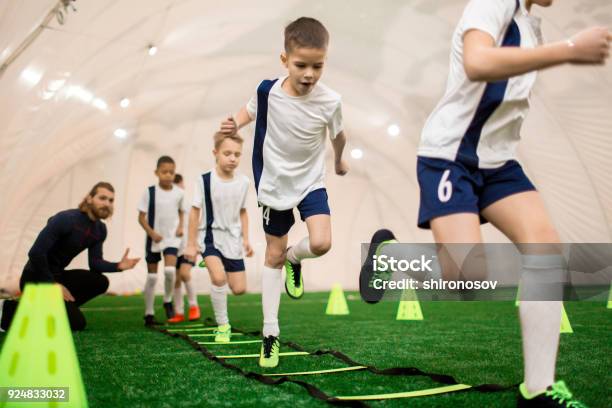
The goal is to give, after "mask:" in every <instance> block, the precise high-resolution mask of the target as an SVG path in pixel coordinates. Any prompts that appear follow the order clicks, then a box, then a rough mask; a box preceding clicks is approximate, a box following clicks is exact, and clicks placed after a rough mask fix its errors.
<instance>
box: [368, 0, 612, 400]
mask: <svg viewBox="0 0 612 408" xmlns="http://www.w3.org/2000/svg"><path fill="white" fill-rule="evenodd" d="M534 4H536V5H539V6H543V7H548V6H550V5H551V4H552V0H495V1H493V0H472V1H470V2H469V3H468V5H467V7H466V9H465V11H464V14H463V17H462V18H461V20H460V22H459V24H458V26H457V28H456V29H455V32H454V34H453V39H452V52H451V61H450V74H449V77H448V84H447V90H446V93H445V94H444V96H443V97H442V100H441V101H440V103H438V105H437V106H436V108H435V109H434V111H433V113H432V114H431V115H430V116H429V119H428V120H427V123H426V124H425V127H424V129H423V133H422V135H421V144H420V147H419V150H418V155H419V157H418V161H417V172H418V180H419V186H420V189H421V198H420V200H421V202H420V209H419V216H418V225H419V227H421V228H431V230H432V232H433V235H434V239H435V241H436V243H438V244H440V243H444V244H446V243H448V244H453V243H473V244H478V243H480V242H482V236H481V232H480V224H481V223H482V222H491V223H492V224H493V225H494V226H495V227H497V228H498V229H499V230H500V231H501V232H503V233H504V234H505V235H506V236H507V237H508V238H509V239H510V240H511V241H512V242H514V243H515V244H517V246H518V247H519V249H520V251H521V253H522V271H521V282H522V288H523V289H527V290H523V289H522V290H521V297H522V299H525V300H528V301H521V302H520V310H519V314H520V320H521V331H522V335H523V357H524V370H525V379H524V382H523V383H522V384H521V386H520V393H519V396H518V406H519V407H536V406H537V407H570V406H571V407H578V406H583V405H582V404H581V403H579V402H578V401H576V400H574V399H573V397H572V394H571V393H570V392H569V390H568V389H567V387H566V386H565V384H564V383H563V381H557V382H555V379H554V374H555V362H556V355H557V348H558V344H559V327H560V323H561V307H562V304H561V302H559V301H543V300H540V299H546V298H547V296H548V297H550V295H551V292H550V290H548V291H545V292H544V293H538V291H537V288H538V283H540V282H541V281H542V279H547V278H549V279H550V278H552V279H553V280H554V281H555V282H560V281H562V278H563V276H564V274H565V273H566V264H565V259H564V258H563V256H562V255H561V254H560V252H559V249H558V245H556V244H558V243H559V242H560V239H559V235H558V234H557V231H556V230H555V227H554V226H553V224H552V222H551V220H550V218H549V216H548V212H547V211H546V208H545V206H544V203H543V201H542V198H541V197H540V194H539V193H538V192H537V191H536V189H535V187H534V186H533V184H532V183H531V181H529V179H528V178H527V176H526V175H525V173H524V172H523V169H522V168H521V166H520V164H519V163H518V162H517V161H516V160H515V149H516V145H517V143H518V141H519V138H520V127H521V124H522V121H523V119H524V117H525V115H526V114H527V112H528V110H529V101H528V97H529V94H530V91H531V88H532V87H533V84H534V82H535V79H536V74H537V71H538V70H541V69H545V68H548V67H552V66H556V65H561V64H565V63H572V64H583V65H584V64H603V63H604V62H605V60H606V59H607V58H608V56H609V42H610V40H611V39H612V37H611V35H610V33H609V32H608V30H607V29H606V28H603V27H594V28H590V29H587V30H584V31H582V32H580V33H578V34H576V35H574V36H573V37H571V38H569V39H568V40H566V41H560V42H557V43H552V44H546V45H544V44H543V42H542V33H541V31H540V20H539V19H538V18H536V17H533V16H532V15H531V14H530V10H531V7H532V5H534ZM394 239H395V237H394V236H393V233H392V232H391V231H389V230H379V231H377V232H376V233H375V234H374V236H373V237H372V244H373V245H371V248H370V252H372V251H377V250H378V249H379V247H380V245H379V244H381V243H384V242H385V241H389V240H394ZM518 244H540V245H518ZM542 244H552V245H542ZM380 249H382V247H380ZM382 251H383V252H384V249H382ZM443 258H444V259H443ZM440 261H441V263H442V264H443V271H444V272H443V273H444V276H445V277H446V278H447V279H448V278H449V276H452V275H455V276H456V274H454V271H450V270H449V269H452V268H449V265H450V263H446V262H447V261H448V259H447V257H446V256H445V257H442V256H440ZM361 275H362V276H361V280H360V282H362V289H364V290H368V289H367V288H366V287H365V282H367V281H368V278H369V277H372V276H373V275H375V272H374V271H372V268H371V263H370V262H369V260H368V262H366V264H364V266H363V267H362V273H361ZM534 288H535V289H536V290H534ZM553 289H554V290H555V291H556V292H555V293H554V294H553V295H554V296H553V297H554V298H555V299H560V296H561V292H562V287H561V286H559V285H556V287H555V288H553ZM527 291H531V293H530V295H526V294H524V293H523V292H527Z"/></svg>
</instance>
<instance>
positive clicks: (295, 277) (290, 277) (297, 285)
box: [285, 260, 304, 299]
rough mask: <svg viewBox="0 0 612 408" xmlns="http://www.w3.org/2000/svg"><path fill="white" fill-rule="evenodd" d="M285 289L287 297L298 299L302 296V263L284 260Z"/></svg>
mask: <svg viewBox="0 0 612 408" xmlns="http://www.w3.org/2000/svg"><path fill="white" fill-rule="evenodd" d="M285 272H286V274H285V290H286V291H287V294H288V295H289V297H291V298H293V299H299V298H301V297H302V296H304V279H302V265H301V264H299V263H297V264H294V263H291V262H289V261H288V260H287V261H285Z"/></svg>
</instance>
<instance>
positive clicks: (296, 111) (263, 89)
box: [247, 77, 342, 211]
mask: <svg viewBox="0 0 612 408" xmlns="http://www.w3.org/2000/svg"><path fill="white" fill-rule="evenodd" d="M286 78H287V77H284V78H280V79H278V80H274V81H268V80H266V81H263V82H262V83H261V84H260V85H259V87H258V90H257V92H256V94H255V95H254V96H253V97H252V98H251V100H250V101H249V103H248V104H247V111H248V113H249V116H250V117H251V119H255V120H256V123H255V141H254V146H253V175H254V178H255V188H256V190H257V200H258V201H259V203H260V204H262V205H264V206H267V207H271V208H273V209H275V210H278V211H282V210H288V209H291V208H293V207H295V206H297V205H298V204H299V202H300V201H302V199H304V197H306V195H307V194H308V193H310V192H311V191H314V190H316V189H319V188H323V187H325V139H326V135H327V133H328V132H329V136H330V138H331V139H334V138H335V137H336V135H338V133H340V132H341V131H342V109H341V98H340V95H339V94H338V93H336V92H334V91H333V90H331V89H330V88H328V87H327V86H325V85H323V84H322V83H320V82H318V83H317V84H316V85H315V87H314V88H313V89H312V91H310V92H309V93H308V94H307V95H304V96H290V95H288V94H287V93H286V92H285V91H284V90H283V89H282V88H281V85H282V83H283V81H284V80H285V79H286Z"/></svg>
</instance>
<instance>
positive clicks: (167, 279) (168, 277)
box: [164, 266, 176, 303]
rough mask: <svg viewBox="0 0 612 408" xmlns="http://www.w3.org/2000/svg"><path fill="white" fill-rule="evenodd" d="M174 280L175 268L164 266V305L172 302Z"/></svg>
mask: <svg viewBox="0 0 612 408" xmlns="http://www.w3.org/2000/svg"><path fill="white" fill-rule="evenodd" d="M175 279H176V267H174V266H166V267H165V268H164V303H168V302H172V290H173V289H174V280H175Z"/></svg>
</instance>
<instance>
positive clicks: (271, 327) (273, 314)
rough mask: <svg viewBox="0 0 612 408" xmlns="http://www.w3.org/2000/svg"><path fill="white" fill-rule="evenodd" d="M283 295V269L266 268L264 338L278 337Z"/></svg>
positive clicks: (264, 270)
mask: <svg viewBox="0 0 612 408" xmlns="http://www.w3.org/2000/svg"><path fill="white" fill-rule="evenodd" d="M280 295H281V269H274V268H270V267H268V266H264V268H263V273H262V275H261V305H262V307H263V318H264V325H263V335H264V337H268V336H275V337H278V335H279V333H280V328H279V327H278V308H279V306H280Z"/></svg>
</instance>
